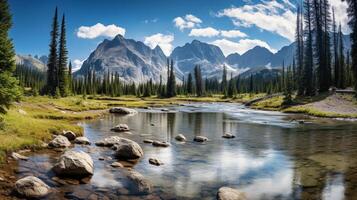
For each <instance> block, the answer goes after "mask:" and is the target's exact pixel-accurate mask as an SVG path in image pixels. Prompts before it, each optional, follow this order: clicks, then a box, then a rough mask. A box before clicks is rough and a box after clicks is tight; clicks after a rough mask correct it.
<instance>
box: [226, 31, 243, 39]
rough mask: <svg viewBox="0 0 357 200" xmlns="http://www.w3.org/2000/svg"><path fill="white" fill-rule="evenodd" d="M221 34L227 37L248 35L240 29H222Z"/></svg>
mask: <svg viewBox="0 0 357 200" xmlns="http://www.w3.org/2000/svg"><path fill="white" fill-rule="evenodd" d="M221 35H222V36H223V37H227V38H235V37H242V38H243V37H247V34H245V33H243V32H241V31H239V30H229V31H221Z"/></svg>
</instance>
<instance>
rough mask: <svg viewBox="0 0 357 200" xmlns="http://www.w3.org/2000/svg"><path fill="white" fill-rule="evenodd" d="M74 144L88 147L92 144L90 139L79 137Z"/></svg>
mask: <svg viewBox="0 0 357 200" xmlns="http://www.w3.org/2000/svg"><path fill="white" fill-rule="evenodd" d="M74 143H76V144H86V145H89V144H90V141H89V140H88V138H86V137H77V138H76V139H75V140H74Z"/></svg>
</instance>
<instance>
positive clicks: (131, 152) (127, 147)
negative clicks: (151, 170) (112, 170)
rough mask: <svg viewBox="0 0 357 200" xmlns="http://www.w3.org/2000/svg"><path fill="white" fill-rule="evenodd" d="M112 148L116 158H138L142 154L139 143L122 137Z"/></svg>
mask: <svg viewBox="0 0 357 200" xmlns="http://www.w3.org/2000/svg"><path fill="white" fill-rule="evenodd" d="M112 149H113V150H114V151H115V156H116V157H117V158H124V159H129V160H130V159H138V158H141V157H142V156H143V155H144V152H143V149H142V148H141V147H140V145H139V144H138V143H136V142H134V141H132V140H129V139H125V138H122V139H121V141H120V142H118V143H116V144H114V146H113V147H112Z"/></svg>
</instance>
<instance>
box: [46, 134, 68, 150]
mask: <svg viewBox="0 0 357 200" xmlns="http://www.w3.org/2000/svg"><path fill="white" fill-rule="evenodd" d="M48 146H49V147H52V148H65V147H69V146H71V142H69V140H68V139H67V138H66V137H65V136H63V135H57V136H56V137H55V139H53V140H52V141H51V142H50V143H48Z"/></svg>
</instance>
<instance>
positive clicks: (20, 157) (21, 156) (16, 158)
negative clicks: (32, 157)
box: [11, 152, 29, 160]
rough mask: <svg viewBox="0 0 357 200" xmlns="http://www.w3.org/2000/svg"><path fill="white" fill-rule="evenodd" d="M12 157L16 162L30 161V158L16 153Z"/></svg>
mask: <svg viewBox="0 0 357 200" xmlns="http://www.w3.org/2000/svg"><path fill="white" fill-rule="evenodd" d="M11 157H12V158H13V159H15V160H28V159H29V158H28V157H26V156H23V155H21V154H18V153H15V152H12V154H11Z"/></svg>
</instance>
